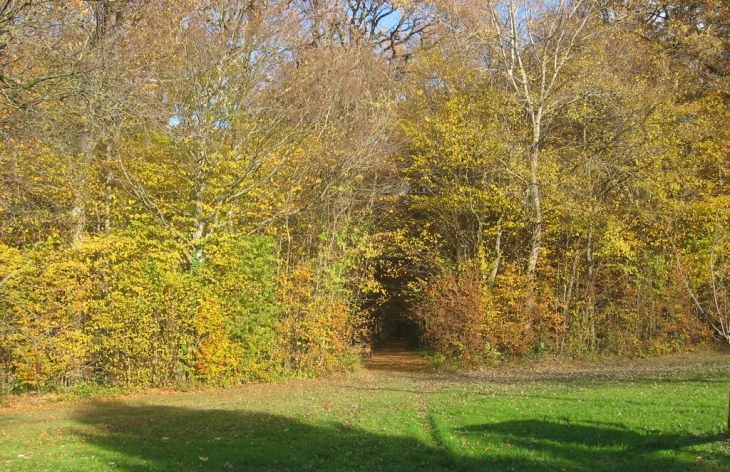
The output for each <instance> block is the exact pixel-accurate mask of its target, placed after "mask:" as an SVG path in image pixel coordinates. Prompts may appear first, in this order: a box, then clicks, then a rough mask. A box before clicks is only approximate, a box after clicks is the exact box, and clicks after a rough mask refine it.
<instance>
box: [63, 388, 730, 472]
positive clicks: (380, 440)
mask: <svg viewBox="0 0 730 472" xmlns="http://www.w3.org/2000/svg"><path fill="white" fill-rule="evenodd" d="M75 419H76V420H77V421H78V422H80V423H81V424H82V425H84V426H83V427H80V428H79V429H78V430H77V431H75V434H76V435H78V436H79V437H81V438H82V439H83V440H84V441H86V442H87V443H90V444H93V445H94V446H97V447H99V448H102V449H104V450H106V451H107V452H108V453H109V456H108V458H109V462H110V464H112V465H110V467H109V468H110V470H112V469H115V470H123V471H129V472H136V471H142V470H145V471H149V470H158V471H163V470H164V471H177V470H180V471H187V470H223V471H225V470H247V471H248V470H282V471H284V470H332V471H337V470H348V471H349V470H362V471H411V470H419V471H428V470H431V471H437V470H438V471H441V470H463V471H467V470H468V471H471V470H473V471H483V470H497V471H499V470H538V471H541V470H586V469H591V470H661V471H662V472H668V471H670V470H687V469H688V468H692V469H695V470H696V468H695V467H694V466H695V463H694V457H695V454H692V453H685V454H684V455H683V456H678V457H666V456H664V457H657V456H656V454H654V453H655V452H656V451H657V450H660V449H666V450H669V449H672V450H674V449H676V448H678V447H679V448H682V447H683V448H685V449H686V448H687V447H688V446H691V445H696V444H701V443H706V442H709V441H714V440H717V439H718V438H716V437H712V438H709V437H707V438H697V437H695V438H693V437H681V436H662V435H650V436H646V435H641V434H639V433H637V432H634V431H631V430H627V429H624V428H623V427H622V426H621V425H594V426H593V425H592V426H586V425H570V424H560V423H552V422H541V421H508V422H503V423H497V424H485V425H478V426H470V427H466V428H463V429H458V430H454V431H453V432H452V433H453V434H454V435H455V436H460V437H461V438H463V439H465V440H466V441H467V444H472V445H473V444H479V443H481V444H482V445H481V446H478V447H479V448H480V450H481V451H483V450H484V444H485V442H484V441H482V439H483V438H485V437H486V436H491V438H492V441H493V444H494V440H495V439H496V440H497V441H498V442H502V443H505V444H509V445H511V446H517V447H519V448H522V449H524V451H523V452H517V451H515V450H514V449H512V452H511V453H509V452H505V453H503V454H500V453H499V450H497V448H496V447H495V448H493V450H492V451H486V452H479V453H478V454H480V455H476V456H470V455H466V454H462V451H461V450H458V451H448V450H446V449H443V448H435V447H433V446H430V445H427V444H424V443H423V442H422V441H420V440H418V439H416V438H410V437H397V436H387V435H382V434H375V433H372V432H367V431H363V430H358V429H356V428H353V427H350V426H348V425H343V424H341V423H335V422H329V423H320V424H314V423H306V422H304V421H301V420H297V419H293V418H287V417H285V416H278V415H271V414H266V413H258V412H246V411H229V410H198V409H189V408H178V407H167V406H134V405H129V404H125V403H121V402H111V403H95V404H89V405H86V406H85V407H84V408H82V409H79V410H78V411H77V413H76V415H75ZM477 441H479V443H477ZM617 446H620V447H617ZM500 450H501V449H500ZM690 456H691V457H690Z"/></svg>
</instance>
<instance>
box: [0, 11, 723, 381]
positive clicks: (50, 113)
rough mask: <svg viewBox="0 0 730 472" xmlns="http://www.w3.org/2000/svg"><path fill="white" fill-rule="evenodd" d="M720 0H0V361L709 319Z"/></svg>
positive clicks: (176, 365)
mask: <svg viewBox="0 0 730 472" xmlns="http://www.w3.org/2000/svg"><path fill="white" fill-rule="evenodd" d="M729 37H730V6H728V4H727V2H723V1H721V0H674V1H672V0H668V1H643V0H636V1H625V0H622V1H613V0H557V1H547V0H545V1H534V0H532V1H523V0H479V1H476V0H475V1H472V0H460V1H451V0H434V1H432V2H430V1H411V0H404V1H398V2H394V1H393V2H391V1H388V0H362V1H359V0H358V1H349V0H347V1H346V0H317V1H315V0H286V1H280V0H266V1H251V0H204V1H200V0H196V1H193V0H180V1H175V2H169V1H163V0H75V1H67V0H64V1H61V0H0V136H1V138H0V386H2V393H7V392H10V391H13V390H15V391H19V390H23V389H39V390H41V389H49V390H50V389H64V388H70V387H72V386H74V385H76V384H78V383H94V384H103V385H114V386H122V387H124V386H127V387H132V386H163V385H177V384H181V383H186V382H203V383H210V384H216V385H225V384H232V383H236V382H241V381H248V380H276V379H283V378H290V377H292V376H307V375H317V374H320V373H326V372H331V371H335V370H339V369H342V368H343V366H347V365H352V364H353V363H356V362H357V358H356V355H355V354H354V351H353V343H356V342H357V341H358V340H362V339H372V340H374V341H375V342H376V343H387V342H388V340H389V339H407V340H409V342H410V343H411V345H413V346H414V347H415V346H420V347H421V348H424V349H429V350H431V351H432V352H434V353H435V354H436V355H438V356H441V358H443V359H446V360H448V361H450V362H453V363H456V364H460V365H466V366H469V365H478V364H480V363H483V362H487V361H491V360H495V359H503V358H508V357H513V356H526V355H530V356H538V355H547V354H564V355H581V354H585V353H588V352H595V353H611V354H624V355H651V354H662V353H668V352H677V351H681V350H686V349H692V348H693V347H694V346H697V345H700V344H708V343H716V344H721V343H724V344H728V342H730V307H729V305H728V295H729V291H728V290H729V288H728V282H730V280H729V277H730V272H729V269H730V260H729V259H728V254H729V251H730V239H729V237H728V231H729V230H730V188H729V187H728V184H727V183H726V180H727V175H728V172H729V171H730V158H729V157H728V151H727V150H728V149H730V133H729V132H728V131H729V130H730V129H729V128H728V123H730V88H729V87H730V82H729V80H730V78H729V77H730V40H729V39H728V38H729Z"/></svg>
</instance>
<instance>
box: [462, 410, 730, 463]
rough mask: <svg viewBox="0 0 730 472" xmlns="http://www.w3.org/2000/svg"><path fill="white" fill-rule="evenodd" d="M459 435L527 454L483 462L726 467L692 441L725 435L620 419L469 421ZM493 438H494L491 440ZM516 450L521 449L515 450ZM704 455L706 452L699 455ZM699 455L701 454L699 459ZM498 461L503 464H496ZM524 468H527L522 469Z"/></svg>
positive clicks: (719, 438)
mask: <svg viewBox="0 0 730 472" xmlns="http://www.w3.org/2000/svg"><path fill="white" fill-rule="evenodd" d="M455 433H456V434H458V435H460V436H461V439H463V440H465V441H467V442H470V443H474V442H477V441H480V440H481V442H485V441H484V440H485V439H486V440H487V441H486V442H489V438H492V439H491V440H492V441H493V443H495V442H501V443H503V444H506V445H508V446H509V447H510V448H517V449H518V450H521V451H524V452H525V455H526V456H527V457H526V458H525V459H519V458H518V459H515V458H514V457H508V456H509V454H503V455H501V456H500V454H499V453H497V454H496V456H495V457H493V458H491V460H486V461H485V466H486V465H487V464H489V463H490V462H491V463H492V464H495V465H497V466H496V469H498V470H505V469H503V468H502V467H504V466H507V465H509V466H510V467H513V468H515V470H521V469H522V468H523V467H529V470H536V471H543V470H591V471H616V470H621V471H624V470H626V471H629V470H636V471H661V472H668V471H673V470H677V471H679V470H682V471H684V470H724V471H725V470H730V462H728V457H727V456H726V455H724V454H721V453H710V454H707V453H705V454H702V455H698V452H697V451H696V450H695V449H694V447H695V446H701V445H703V444H708V443H712V442H716V441H717V442H719V441H722V440H723V435H720V434H708V435H701V436H697V435H690V434H687V435H683V434H664V433H662V432H656V433H654V432H652V433H651V434H644V433H640V432H637V431H634V430H631V429H629V428H628V427H626V426H625V425H623V424H621V423H604V422H583V423H580V424H571V423H570V422H569V420H568V419H566V420H565V421H564V422H556V421H540V420H513V421H504V422H499V423H494V424H482V425H475V426H468V427H465V428H462V429H459V430H457V431H455ZM495 440H496V441H495ZM518 455H519V454H518ZM703 456H704V457H703ZM698 457H700V459H698ZM500 466H502V467H500ZM525 470H526V469H525Z"/></svg>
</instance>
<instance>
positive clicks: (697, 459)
mask: <svg viewBox="0 0 730 472" xmlns="http://www.w3.org/2000/svg"><path fill="white" fill-rule="evenodd" d="M729 383H730V379H728V377H727V375H725V376H723V375H715V374H713V375H712V376H703V375H693V376H692V378H673V379H663V380H644V381H641V380H632V381H617V382H606V381H581V382H575V383H573V384H571V383H569V382H561V383H528V382H522V383H520V382H518V383H512V384H509V383H503V382H502V383H489V382H485V381H474V380H472V381H464V380H463V379H461V380H448V379H443V378H441V379H438V380H436V379H435V377H434V376H432V375H430V374H425V373H424V374H403V373H400V374H384V373H369V372H364V373H360V374H357V375H353V376H350V377H343V378H340V379H332V380H315V381H300V382H290V383H285V384H279V385H265V386H251V387H244V388H237V389H229V390H215V391H208V392H198V393H189V394H173V395H166V396H149V397H142V398H137V399H120V400H113V401H92V402H86V403H83V404H75V405H56V406H53V405H51V406H44V407H40V408H35V409H30V410H16V411H9V412H4V413H0V471H3V470H8V471H26V470H27V471H30V470H54V471H56V470H58V471H85V470H88V471H91V470H123V471H135V472H136V471H148V470H155V471H177V470H181V471H186V470H271V471H275V470H281V471H284V470H336V471H340V470H342V471H349V470H354V471H360V470H361V471H374V470H382V471H408V470H426V471H428V470H432V471H436V470H463V471H471V470H473V471H483V470H504V471H509V470H537V471H563V470H571V471H572V470H576V471H579V470H591V471H604V470H605V471H608V470H611V471H615V470H636V471H662V472H665V471H675V470H676V471H686V470H696V471H727V470H730V455H729V454H730V443H728V440H727V436H726V435H724V433H723V425H724V423H725V422H726V418H727V401H728V384H729Z"/></svg>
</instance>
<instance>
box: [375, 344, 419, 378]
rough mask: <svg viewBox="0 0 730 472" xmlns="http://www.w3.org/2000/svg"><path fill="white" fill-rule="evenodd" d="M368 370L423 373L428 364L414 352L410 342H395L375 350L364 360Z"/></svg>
mask: <svg viewBox="0 0 730 472" xmlns="http://www.w3.org/2000/svg"><path fill="white" fill-rule="evenodd" d="M363 366H364V367H365V368H366V369H367V370H374V371H387V372H423V371H425V370H426V369H428V362H427V361H426V359H424V358H423V356H421V355H419V354H418V353H416V352H413V350H412V349H411V347H410V345H409V343H408V341H406V340H395V341H391V342H389V343H388V344H387V345H385V346H382V347H379V348H376V349H374V350H373V355H372V356H371V357H369V358H365V359H363Z"/></svg>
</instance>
